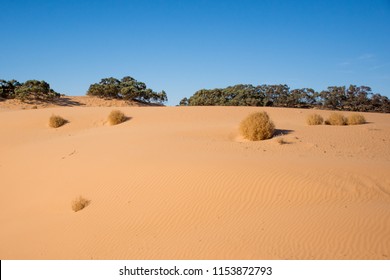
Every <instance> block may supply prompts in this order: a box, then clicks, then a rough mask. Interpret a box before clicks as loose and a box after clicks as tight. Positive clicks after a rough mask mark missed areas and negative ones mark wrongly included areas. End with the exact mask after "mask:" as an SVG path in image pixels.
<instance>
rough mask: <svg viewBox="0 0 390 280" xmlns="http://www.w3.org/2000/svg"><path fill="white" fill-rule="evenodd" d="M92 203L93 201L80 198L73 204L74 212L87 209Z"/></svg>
mask: <svg viewBox="0 0 390 280" xmlns="http://www.w3.org/2000/svg"><path fill="white" fill-rule="evenodd" d="M90 202H91V201H89V200H87V199H85V198H83V197H82V196H80V197H78V198H77V199H75V200H74V201H73V202H72V210H73V211H75V212H77V211H80V210H82V209H84V208H85V207H87V206H88V205H89V203H90Z"/></svg>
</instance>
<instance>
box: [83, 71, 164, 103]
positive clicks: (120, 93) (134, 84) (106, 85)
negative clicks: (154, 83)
mask: <svg viewBox="0 0 390 280" xmlns="http://www.w3.org/2000/svg"><path fill="white" fill-rule="evenodd" d="M87 95H90V96H97V97H101V98H116V99H125V100H134V101H140V102H146V103H150V102H155V103H160V104H162V103H164V102H166V101H167V100H168V98H167V94H166V93H165V91H162V92H160V93H157V92H155V91H153V90H151V89H149V88H147V86H146V84H145V83H143V82H139V81H137V80H136V79H134V78H132V77H130V76H126V77H123V78H122V79H121V80H118V79H116V78H112V77H111V78H105V79H102V80H101V81H100V82H99V83H97V84H92V85H90V86H89V89H88V91H87Z"/></svg>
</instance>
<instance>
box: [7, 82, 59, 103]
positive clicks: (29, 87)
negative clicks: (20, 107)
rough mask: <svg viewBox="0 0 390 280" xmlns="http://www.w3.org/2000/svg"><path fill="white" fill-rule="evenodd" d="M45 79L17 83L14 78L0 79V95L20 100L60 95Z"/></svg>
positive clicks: (44, 98)
mask: <svg viewBox="0 0 390 280" xmlns="http://www.w3.org/2000/svg"><path fill="white" fill-rule="evenodd" d="M60 96H61V95H60V94H59V93H58V92H55V91H54V90H53V89H51V88H50V85H49V84H48V83H47V82H45V81H37V80H28V81H26V82H24V83H19V82H18V81H16V80H10V81H6V80H0V97H3V98H16V99H19V100H22V101H31V100H36V101H49V100H53V99H55V98H58V97H60Z"/></svg>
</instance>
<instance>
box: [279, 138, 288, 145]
mask: <svg viewBox="0 0 390 280" xmlns="http://www.w3.org/2000/svg"><path fill="white" fill-rule="evenodd" d="M277 141H278V143H279V144H280V145H283V144H287V141H286V140H284V139H283V138H278V140H277Z"/></svg>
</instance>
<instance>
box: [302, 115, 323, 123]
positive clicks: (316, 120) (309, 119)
mask: <svg viewBox="0 0 390 280" xmlns="http://www.w3.org/2000/svg"><path fill="white" fill-rule="evenodd" d="M306 122H307V124H308V125H320V124H323V122H324V119H323V118H322V117H321V116H320V115H318V114H312V115H309V116H307V118H306Z"/></svg>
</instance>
